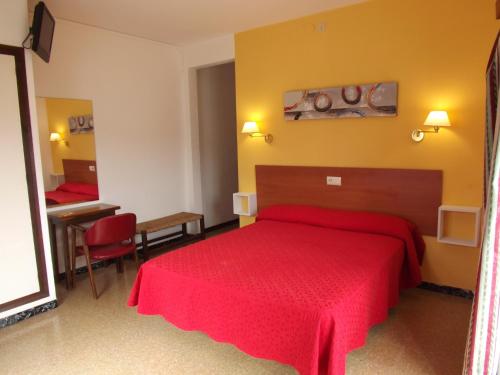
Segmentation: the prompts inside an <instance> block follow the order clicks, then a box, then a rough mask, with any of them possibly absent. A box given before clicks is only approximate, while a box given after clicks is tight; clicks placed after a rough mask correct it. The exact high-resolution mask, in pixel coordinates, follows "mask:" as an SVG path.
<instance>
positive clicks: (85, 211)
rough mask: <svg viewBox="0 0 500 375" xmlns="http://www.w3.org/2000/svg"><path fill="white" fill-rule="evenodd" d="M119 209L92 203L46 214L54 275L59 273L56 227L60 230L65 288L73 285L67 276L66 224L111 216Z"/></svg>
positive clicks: (67, 242) (68, 263) (68, 267)
mask: <svg viewBox="0 0 500 375" xmlns="http://www.w3.org/2000/svg"><path fill="white" fill-rule="evenodd" d="M119 209H120V206H115V205H112V204H105V203H102V204H93V205H91V206H84V207H78V208H70V209H67V210H61V211H56V212H50V213H48V214H47V216H48V219H49V232H50V244H51V247H52V258H53V262H54V273H55V276H56V277H57V276H58V275H59V263H58V261H57V238H56V228H57V227H59V228H61V230H62V244H61V245H62V250H63V254H64V272H65V276H66V289H70V288H72V287H73V285H71V282H70V279H71V278H70V277H69V273H70V264H71V261H70V259H69V239H68V226H69V225H71V224H80V223H88V222H89V221H95V220H97V219H100V218H102V217H105V216H111V215H114V214H115V211H116V210H119ZM56 280H57V279H56Z"/></svg>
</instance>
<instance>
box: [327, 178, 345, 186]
mask: <svg viewBox="0 0 500 375" xmlns="http://www.w3.org/2000/svg"><path fill="white" fill-rule="evenodd" d="M326 184H327V185H332V186H341V185H342V177H337V176H326Z"/></svg>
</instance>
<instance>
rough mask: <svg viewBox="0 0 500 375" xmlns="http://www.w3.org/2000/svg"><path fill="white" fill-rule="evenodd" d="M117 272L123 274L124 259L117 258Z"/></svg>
mask: <svg viewBox="0 0 500 375" xmlns="http://www.w3.org/2000/svg"><path fill="white" fill-rule="evenodd" d="M116 272H117V273H123V257H119V258H116Z"/></svg>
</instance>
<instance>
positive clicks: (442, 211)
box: [437, 205, 481, 247]
mask: <svg viewBox="0 0 500 375" xmlns="http://www.w3.org/2000/svg"><path fill="white" fill-rule="evenodd" d="M447 213H459V214H471V215H474V228H473V236H472V238H457V237H455V236H450V235H447V234H446V233H445V225H446V218H445V217H446V214H447ZM480 213H481V208H480V207H469V206H449V205H443V206H440V207H439V210H438V234H437V240H438V242H443V243H448V244H452V245H459V246H469V247H477V246H478V244H479V229H480V222H481V218H480Z"/></svg>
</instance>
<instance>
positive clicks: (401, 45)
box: [235, 0, 499, 289]
mask: <svg viewBox="0 0 500 375" xmlns="http://www.w3.org/2000/svg"><path fill="white" fill-rule="evenodd" d="M319 23H324V24H325V26H326V31H325V32H324V33H320V32H317V31H315V25H318V24H319ZM498 26H499V23H498V22H497V21H496V20H495V18H494V1H493V0H475V1H470V0H439V1H436V0H404V1H401V0H372V1H368V2H366V3H362V4H359V5H355V6H351V7H347V8H342V9H338V10H334V11H331V12H325V13H321V14H317V15H313V16H309V17H305V18H301V19H298V20H294V21H290V22H286V23H281V24H278V25H272V26H268V27H263V28H259V29H255V30H250V31H246V32H242V33H239V34H237V35H236V38H235V43H236V45H235V48H236V50H235V54H236V92H237V95H236V96H237V112H238V124H237V126H238V129H239V130H241V126H242V125H243V122H244V121H247V120H250V119H254V120H260V121H261V125H262V127H263V130H264V131H266V132H270V133H272V134H273V135H274V137H275V140H274V143H273V144H272V145H268V144H266V143H265V142H264V141H263V140H262V139H259V138H250V137H248V136H245V135H242V134H239V135H238V169H239V185H240V186H239V190H240V191H255V172H254V166H255V165H256V164H281V165H317V166H349V167H389V168H427V169H442V170H443V172H444V186H443V204H454V205H472V206H480V205H481V204H482V178H483V136H484V121H485V116H484V108H485V68H486V64H487V61H488V56H489V53H490V49H491V47H492V45H493V41H494V39H495V36H496V33H497V30H498ZM380 81H397V82H398V83H399V99H398V112H399V114H398V116H397V117H395V118H387V117H386V118H366V119H337V120H335V119H333V120H312V121H296V122H285V120H284V119H283V109H282V108H283V93H284V92H285V91H288V90H297V89H307V88H321V87H332V86H341V85H349V84H356V83H370V82H380ZM431 109H444V110H447V111H449V115H450V120H451V122H452V125H453V126H452V127H451V128H449V129H447V128H445V129H442V130H441V131H440V132H439V134H437V135H435V134H429V135H428V136H426V138H425V139H424V141H423V142H422V143H420V144H415V143H412V141H411V140H410V133H411V130H412V129H414V128H416V127H420V126H421V124H422V123H423V121H424V119H425V117H426V115H427V113H428V111H429V110H431ZM238 133H239V132H238ZM436 214H437V213H436ZM250 221H251V220H247V219H246V218H242V224H243V225H244V224H246V223H249V222H250ZM426 242H427V244H428V246H427V247H428V250H427V254H426V257H425V262H424V265H423V269H422V272H423V277H424V279H425V280H427V281H430V282H435V283H439V284H444V285H451V286H456V287H462V288H468V289H473V288H474V286H475V278H476V268H477V260H478V253H479V251H478V249H475V248H470V247H460V246H452V245H445V244H440V243H436V241H435V238H430V237H426Z"/></svg>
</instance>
